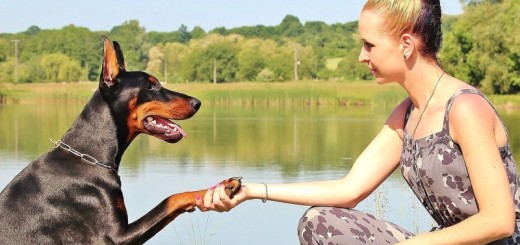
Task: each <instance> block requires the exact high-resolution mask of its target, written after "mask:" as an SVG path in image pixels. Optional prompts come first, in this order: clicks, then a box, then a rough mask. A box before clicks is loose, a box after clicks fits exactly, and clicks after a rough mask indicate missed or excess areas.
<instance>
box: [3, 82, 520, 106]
mask: <svg viewBox="0 0 520 245" xmlns="http://www.w3.org/2000/svg"><path fill="white" fill-rule="evenodd" d="M97 86H98V83H97V82H80V83H33V84H0V104H2V103H4V104H35V103H45V102H52V103H56V102H60V103H75V102H77V103H85V102H86V101H88V100H89V99H90V97H92V94H93V93H94V91H95V90H96V89H97ZM164 86H165V87H167V88H169V89H172V90H175V91H178V92H182V93H186V94H189V95H192V96H195V97H197V98H198V99H200V100H201V101H202V103H203V104H213V105H229V106H233V105H248V106H255V105H259V106H285V105H287V106H311V107H314V106H339V107H343V106H346V107H348V106H368V107H376V106H377V107H393V106H395V105H397V103H399V102H401V101H402V100H403V99H404V98H405V96H406V94H405V92H404V91H403V90H402V89H401V88H400V87H399V86H398V85H396V84H387V85H384V86H381V85H377V84H376V83H369V82H363V81H351V82H334V81H320V82H317V81H299V82H283V83H258V82H236V83H220V84H208V83H168V84H164ZM489 98H490V100H491V101H492V102H493V103H494V104H495V105H497V106H498V107H502V108H508V109H519V108H520V96H518V95H490V96H489Z"/></svg>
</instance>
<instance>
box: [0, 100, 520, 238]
mask: <svg viewBox="0 0 520 245" xmlns="http://www.w3.org/2000/svg"><path fill="white" fill-rule="evenodd" d="M82 107H83V105H82V104H66V103H65V104H59V105H54V104H37V105H3V106H0V121H1V122H2V123H0V169H1V170H0V171H1V174H0V188H3V186H5V184H6V183H7V182H8V181H9V180H10V179H11V178H12V177H14V176H15V175H16V173H17V172H19V171H20V170H21V169H22V168H23V167H24V166H25V165H26V164H27V163H28V162H30V161H31V160H32V159H34V158H36V157H37V156H39V155H41V154H42V153H44V152H46V151H48V150H49V149H50V148H51V147H52V144H51V142H50V141H49V137H51V138H53V139H55V140H57V139H59V138H60V137H61V135H62V134H63V133H64V132H65V131H66V130H67V129H68V128H69V127H70V125H71V124H72V121H73V120H74V119H75V118H76V116H77V115H78V114H79V112H80V110H81V109H82ZM388 113H389V109H384V108H371V107H353V108H343V107H341V108H328V107H296V108H295V107H259V106H242V107H236V106H234V107H231V108H230V107H228V106H207V105H204V106H203V107H202V108H201V110H200V112H199V113H198V114H197V115H195V117H194V118H192V119H190V120H187V121H181V122H179V123H180V124H181V125H182V127H183V128H184V129H185V130H186V132H187V133H188V138H187V139H185V140H183V141H181V142H179V143H177V144H175V145H171V144H167V143H165V142H163V141H161V140H158V139H155V138H151V137H147V136H139V137H138V138H137V139H136V141H135V142H134V143H133V144H132V145H131V146H130V147H129V149H128V151H127V152H126V154H125V156H124V158H123V163H122V168H121V170H120V174H121V178H122V182H123V191H124V193H125V199H126V203H127V208H128V212H129V215H130V219H131V220H134V219H137V218H138V217H140V216H141V215H143V214H144V213H145V212H147V211H148V210H150V209H151V208H153V207H154V206H155V205H156V204H157V203H159V202H160V201H162V200H163V199H164V198H165V197H167V196H169V195H170V194H172V193H177V192H183V191H187V190H195V189H201V188H206V187H208V186H211V185H213V184H214V183H216V182H217V181H219V180H220V179H222V178H226V177H231V176H243V177H244V179H245V181H252V182H260V181H262V182H267V183H274V182H295V181H309V180H325V179H333V178H341V177H343V176H344V175H345V174H346V172H347V171H348V169H350V167H351V165H352V163H353V161H354V160H353V159H355V158H356V157H357V156H358V155H359V154H360V153H361V151H362V150H363V149H364V147H365V146H366V145H367V144H368V143H369V141H370V140H371V139H372V138H373V136H374V135H375V134H376V133H377V132H378V131H379V130H380V128H381V126H382V125H383V123H384V121H385V120H386V117H387V115H388ZM503 116H504V120H505V122H506V124H507V125H508V127H509V130H510V133H511V144H512V146H513V151H514V154H515V155H516V156H518V154H520V153H519V152H520V134H518V132H519V131H520V125H518V124H517V123H515V122H518V121H520V112H518V111H516V112H515V111H513V112H509V113H504V115H503ZM305 209H306V207H300V206H293V205H282V204H276V203H272V202H268V203H266V204H263V203H261V202H260V201H252V202H247V203H244V204H243V205H241V206H239V207H238V208H236V209H235V210H233V211H232V212H229V213H225V214H219V213H200V212H196V213H192V214H186V215H182V216H181V217H180V218H178V219H177V220H175V221H174V222H173V223H172V224H171V225H169V226H168V227H167V228H166V229H165V230H164V231H162V232H161V233H159V234H158V235H157V236H156V237H155V238H153V239H152V240H151V241H150V243H149V244H194V243H196V244H244V243H245V242H246V241H247V243H248V244H297V240H296V224H297V222H298V219H299V217H300V215H301V214H302V213H303V212H304V210H305ZM359 209H361V210H364V211H368V212H371V213H373V214H377V215H379V216H381V217H384V218H386V219H389V220H392V221H393V222H395V223H397V224H399V225H402V226H403V227H405V228H407V229H409V230H411V231H424V230H427V229H428V228H429V226H430V223H431V220H430V219H429V218H428V217H427V214H426V212H425V211H424V210H423V209H422V207H420V204H419V203H418V202H417V201H416V200H415V197H414V196H413V194H412V193H411V192H410V191H409V190H408V188H407V186H406V184H405V183H404V182H403V181H402V179H401V176H400V174H399V173H397V172H395V173H394V174H393V175H392V176H391V177H390V179H389V180H388V181H386V182H385V183H384V184H383V185H382V186H381V187H380V188H379V189H378V190H377V191H376V192H375V193H374V194H373V195H371V196H370V197H368V198H367V200H366V201H364V202H363V203H362V204H361V205H360V207H359Z"/></svg>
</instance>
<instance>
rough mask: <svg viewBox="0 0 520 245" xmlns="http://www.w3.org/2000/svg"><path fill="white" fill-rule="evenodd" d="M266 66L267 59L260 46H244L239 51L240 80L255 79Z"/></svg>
mask: <svg viewBox="0 0 520 245" xmlns="http://www.w3.org/2000/svg"><path fill="white" fill-rule="evenodd" d="M264 67H265V59H264V57H263V56H262V53H261V52H260V50H259V49H258V48H253V49H244V48H243V49H242V50H241V51H240V52H239V53H238V68H239V69H238V74H237V78H238V80H242V81H254V80H256V77H257V76H258V73H260V71H262V69H264Z"/></svg>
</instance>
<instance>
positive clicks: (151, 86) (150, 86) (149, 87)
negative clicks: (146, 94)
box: [145, 83, 155, 90]
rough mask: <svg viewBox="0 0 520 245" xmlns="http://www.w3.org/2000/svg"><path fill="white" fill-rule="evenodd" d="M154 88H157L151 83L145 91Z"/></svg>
mask: <svg viewBox="0 0 520 245" xmlns="http://www.w3.org/2000/svg"><path fill="white" fill-rule="evenodd" d="M154 88H155V86H154V84H152V83H149V84H148V85H146V88H145V89H148V90H153V89H154Z"/></svg>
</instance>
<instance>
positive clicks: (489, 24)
mask: <svg viewBox="0 0 520 245" xmlns="http://www.w3.org/2000/svg"><path fill="white" fill-rule="evenodd" d="M461 3H462V4H464V13H463V14H461V15H458V16H444V23H443V28H444V44H443V48H442V51H441V53H440V60H441V62H442V65H443V66H444V68H445V69H446V70H447V71H448V72H449V73H450V74H453V75H455V76H456V77H458V78H460V79H462V80H464V81H466V82H468V83H470V84H472V85H474V86H477V87H479V88H481V89H482V90H484V91H485V92H487V93H495V94H511V93H518V92H519V91H520V38H519V37H520V33H519V32H520V28H518V27H517V24H516V23H517V22H518V19H519V18H520V1H516V0H480V1H478V0H471V1H461ZM101 35H106V36H108V37H109V38H110V39H112V40H117V41H118V42H119V43H120V44H121V46H122V48H123V50H124V53H125V59H126V63H127V68H128V69H129V70H145V71H147V72H150V73H152V74H154V75H155V76H156V77H158V78H159V79H160V80H161V81H164V82H168V83H170V82H171V83H178V82H219V83H220V82H235V81H259V82H278V81H290V80H299V79H301V80H303V79H305V80H338V81H353V80H370V79H372V77H371V74H370V72H369V70H368V69H367V68H366V65H364V64H361V63H359V62H358V54H359V51H360V48H361V41H360V40H359V34H358V33H357V21H353V22H347V23H336V24H330V25H329V24H326V23H325V22H321V21H308V22H305V23H301V22H300V20H299V19H298V18H297V17H296V16H292V15H287V16H286V17H285V18H284V19H283V20H282V21H281V23H280V24H279V25H276V26H263V25H257V26H244V27H238V28H232V29H227V28H224V27H219V28H215V29H213V30H210V31H208V32H206V31H205V30H204V29H202V28H201V27H194V28H193V29H191V30H189V29H188V27H186V26H185V25H181V26H180V27H179V28H178V30H176V31H172V32H155V31H149V32H147V31H146V30H145V28H143V27H142V26H140V24H139V21H138V20H130V21H126V22H124V23H122V24H121V25H119V26H115V27H113V28H112V29H111V30H110V31H97V32H94V31H90V30H89V29H87V28H84V27H77V26H74V25H68V26H65V27H63V28H61V29H52V30H42V29H40V28H39V27H37V26H31V27H30V28H28V29H27V30H26V31H24V32H20V33H14V34H12V33H2V34H0V70H1V71H2V72H1V73H0V83H2V82H4V83H5V82H11V83H32V82H75V81H95V80H97V79H98V76H99V71H100V64H101V50H102V42H101V38H100V36H101Z"/></svg>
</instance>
